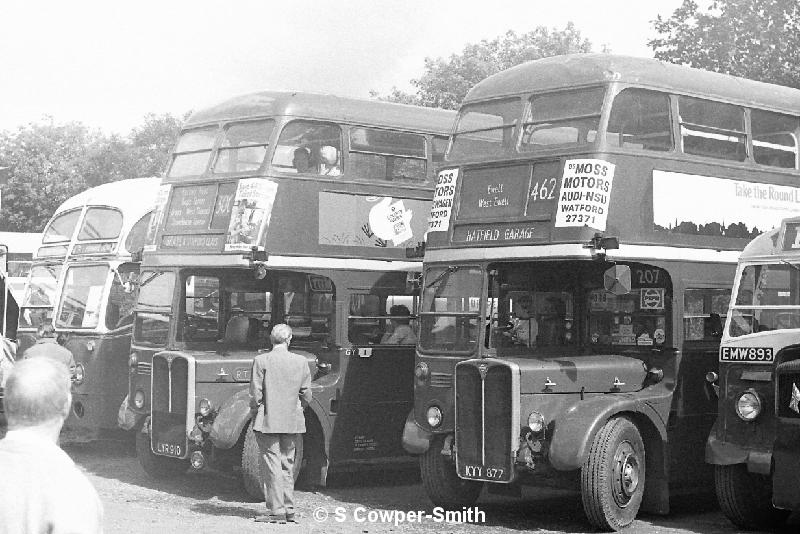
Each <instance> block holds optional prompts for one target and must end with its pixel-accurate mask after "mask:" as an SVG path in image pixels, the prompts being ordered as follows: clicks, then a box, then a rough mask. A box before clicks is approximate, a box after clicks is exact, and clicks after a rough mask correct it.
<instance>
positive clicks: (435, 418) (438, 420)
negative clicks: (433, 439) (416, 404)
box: [425, 406, 442, 428]
mask: <svg viewBox="0 0 800 534" xmlns="http://www.w3.org/2000/svg"><path fill="white" fill-rule="evenodd" d="M425 415H426V418H427V420H428V426H430V427H431V428H436V427H438V426H439V425H441V424H442V410H440V409H439V407H438V406H431V407H429V408H428V411H427V412H426V414H425Z"/></svg>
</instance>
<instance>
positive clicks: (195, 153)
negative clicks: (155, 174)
mask: <svg viewBox="0 0 800 534" xmlns="http://www.w3.org/2000/svg"><path fill="white" fill-rule="evenodd" d="M216 137H217V127H216V126H210V127H206V128H197V129H194V130H187V131H185V132H183V133H182V134H181V136H180V137H179V138H178V143H177V145H176V146H175V150H174V151H173V153H172V164H171V165H170V167H169V172H167V176H169V177H170V178H181V177H184V176H199V175H201V174H203V173H204V172H205V171H206V168H207V167H208V162H209V160H210V159H211V149H212V148H213V146H214V140H215V139H216Z"/></svg>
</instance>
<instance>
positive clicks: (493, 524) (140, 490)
mask: <svg viewBox="0 0 800 534" xmlns="http://www.w3.org/2000/svg"><path fill="white" fill-rule="evenodd" d="M65 449H66V450H67V452H68V453H69V454H70V456H72V457H73V458H74V459H75V461H76V462H77V463H78V465H80V466H81V467H82V468H83V469H84V470H85V471H86V473H87V474H88V476H89V478H90V479H91V481H92V483H94V485H95V487H96V488H97V491H98V493H99V494H100V498H101V500H102V501H103V504H104V506H105V516H106V521H105V527H106V533H108V534H117V533H120V534H121V533H126V534H127V533H134V534H135V533H148V534H149V533H153V532H155V533H164V534H166V533H173V532H174V533H182V532H187V533H191V534H202V533H217V532H223V533H224V532H233V533H236V534H246V533H250V532H267V531H269V532H273V531H274V532H296V533H303V534H306V533H340V532H341V533H351V532H352V533H357V534H368V533H386V532H392V533H401V534H402V533H408V532H418V531H419V532H436V533H447V532H454V533H455V532H458V533H466V534H478V533H487V532H492V533H494V532H500V533H517V532H542V533H548V532H564V533H577V532H592V530H591V528H590V527H589V525H588V524H587V523H586V520H585V519H584V516H583V511H582V509H581V503H580V497H579V496H578V495H577V494H572V493H568V492H559V493H558V494H554V493H553V492H536V491H531V492H527V491H526V494H525V495H524V496H523V498H522V499H517V498H512V497H498V496H484V497H482V498H481V499H480V501H479V502H478V504H477V507H478V509H479V510H480V511H482V512H483V513H484V514H485V522H480V521H479V522H477V523H474V524H447V523H442V522H437V521H436V520H435V518H434V517H430V518H422V519H421V520H420V521H413V522H405V523H399V524H398V525H395V524H394V523H393V522H392V521H385V520H384V521H381V520H380V518H379V519H378V520H377V521H375V522H371V521H370V520H369V519H370V518H369V513H370V512H372V513H373V515H374V514H378V513H381V512H382V513H383V514H387V513H390V512H392V511H403V512H408V511H411V510H424V511H425V513H427V514H433V513H434V510H433V508H432V506H431V504H430V502H429V501H428V500H427V498H426V496H425V493H424V491H423V489H422V487H421V485H420V484H419V482H418V480H417V478H418V477H417V476H416V474H414V473H378V474H369V475H359V476H346V477H345V476H341V477H338V478H336V479H334V480H333V484H332V486H331V487H328V488H323V489H321V490H319V491H298V492H297V494H296V506H297V511H298V515H299V521H300V524H299V525H266V524H261V523H255V522H254V521H253V517H254V516H256V515H257V514H261V513H263V512H264V504H263V503H255V502H251V501H249V500H248V498H247V496H246V495H245V493H244V491H243V490H242V489H241V488H240V486H239V482H238V481H237V480H236V479H235V478H233V477H231V476H227V477H226V476H223V475H221V474H218V473H203V472H201V473H188V474H186V475H183V476H181V477H179V478H177V479H174V480H170V481H157V480H153V479H151V478H149V477H148V476H147V475H146V474H145V473H144V472H143V471H142V470H141V468H140V467H139V464H138V461H137V460H136V458H135V457H134V456H133V455H132V452H130V451H129V449H128V448H126V447H125V446H123V445H121V444H120V443H118V442H96V443H92V444H81V445H68V446H66V447H65ZM798 531H800V518H798V517H793V518H792V520H791V521H790V526H788V527H787V528H786V529H785V530H784V531H783V532H786V533H788V532H798ZM626 532H627V533H628V534H645V533H651V532H653V533H657V534H673V533H702V534H732V533H735V532H737V530H736V529H735V528H733V527H732V526H731V525H730V523H728V521H727V520H726V519H725V517H724V516H723V515H722V514H721V513H720V512H719V510H718V509H717V507H716V503H715V502H714V500H713V497H712V498H709V497H702V496H693V497H688V498H681V499H677V502H675V503H673V511H672V513H671V514H670V515H669V516H667V517H661V516H649V515H645V516H640V518H639V519H638V520H637V521H636V522H635V523H634V524H633V526H632V527H631V528H630V529H628V530H627V531H626Z"/></svg>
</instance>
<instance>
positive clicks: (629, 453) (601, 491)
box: [581, 417, 645, 531]
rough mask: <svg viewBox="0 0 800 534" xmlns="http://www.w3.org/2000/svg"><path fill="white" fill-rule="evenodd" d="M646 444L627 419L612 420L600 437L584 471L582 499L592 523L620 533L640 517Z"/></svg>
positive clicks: (590, 453)
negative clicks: (637, 516) (638, 515)
mask: <svg viewBox="0 0 800 534" xmlns="http://www.w3.org/2000/svg"><path fill="white" fill-rule="evenodd" d="M644 454H645V451H644V443H643V442H642V436H641V435H640V434H639V430H638V429H637V428H636V425H635V424H634V423H633V421H631V420H630V419H628V418H627V417H615V418H613V419H611V420H609V421H608V422H607V423H606V424H605V425H604V426H603V428H601V429H600V431H599V432H598V433H597V435H596V436H595V438H594V441H593V442H592V447H591V449H590V450H589V456H588V457H587V459H586V461H585V462H584V464H583V467H582V468H581V498H582V500H583V510H584V512H585V513H586V517H587V518H588V519H589V522H590V523H591V524H592V525H593V526H595V527H596V528H598V529H601V530H605V531H616V530H620V529H622V528H624V527H626V526H628V525H630V524H631V523H632V522H633V520H634V519H635V518H636V514H637V513H639V506H640V505H641V504H642V495H643V494H644V482H645V463H644Z"/></svg>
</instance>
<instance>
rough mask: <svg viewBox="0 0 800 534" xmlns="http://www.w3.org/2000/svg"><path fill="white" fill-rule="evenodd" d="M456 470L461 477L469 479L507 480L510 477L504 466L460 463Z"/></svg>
mask: <svg viewBox="0 0 800 534" xmlns="http://www.w3.org/2000/svg"><path fill="white" fill-rule="evenodd" d="M458 471H459V473H458V474H459V476H460V477H461V478H467V479H470V480H488V481H495V482H507V481H508V480H509V479H510V472H509V470H508V469H507V468H505V467H494V466H489V465H471V464H461V465H460V466H459V470H458Z"/></svg>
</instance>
